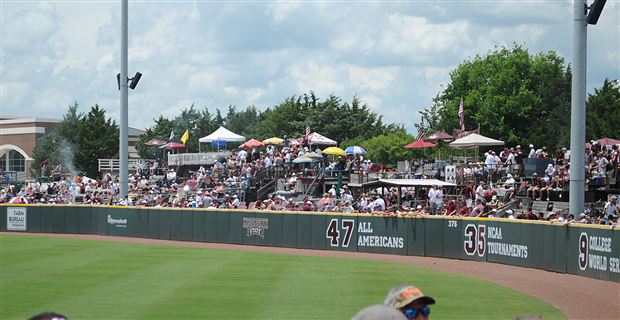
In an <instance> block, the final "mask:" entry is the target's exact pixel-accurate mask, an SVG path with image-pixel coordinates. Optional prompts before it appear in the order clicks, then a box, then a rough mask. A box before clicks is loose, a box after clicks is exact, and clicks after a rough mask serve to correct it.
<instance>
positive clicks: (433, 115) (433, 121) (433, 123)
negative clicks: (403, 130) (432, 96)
mask: <svg viewBox="0 0 620 320" xmlns="http://www.w3.org/2000/svg"><path fill="white" fill-rule="evenodd" d="M439 109H440V106H439V105H438V104H437V103H435V102H433V104H431V106H430V107H428V108H425V109H424V110H422V111H419V112H418V113H419V114H420V116H421V117H422V119H423V120H424V126H425V128H426V132H435V131H439V130H440V128H439V125H440V120H441V116H440V114H439ZM417 126H419V125H417ZM417 126H416V128H417Z"/></svg>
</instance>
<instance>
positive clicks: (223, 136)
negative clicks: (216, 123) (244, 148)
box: [198, 126, 245, 152]
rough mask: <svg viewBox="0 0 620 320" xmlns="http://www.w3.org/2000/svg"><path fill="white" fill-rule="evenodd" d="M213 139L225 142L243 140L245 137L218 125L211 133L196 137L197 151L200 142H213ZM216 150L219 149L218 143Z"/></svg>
mask: <svg viewBox="0 0 620 320" xmlns="http://www.w3.org/2000/svg"><path fill="white" fill-rule="evenodd" d="M213 141H226V142H236V141H245V137H244V136H240V135H238V134H236V133H234V132H232V131H230V130H228V129H226V128H224V127H222V126H220V127H219V128H217V130H215V131H213V133H212V134H210V135H208V136H206V137H202V138H200V139H198V142H199V143H198V152H200V144H201V143H209V142H213ZM217 149H218V151H219V149H220V146H219V144H218V147H217Z"/></svg>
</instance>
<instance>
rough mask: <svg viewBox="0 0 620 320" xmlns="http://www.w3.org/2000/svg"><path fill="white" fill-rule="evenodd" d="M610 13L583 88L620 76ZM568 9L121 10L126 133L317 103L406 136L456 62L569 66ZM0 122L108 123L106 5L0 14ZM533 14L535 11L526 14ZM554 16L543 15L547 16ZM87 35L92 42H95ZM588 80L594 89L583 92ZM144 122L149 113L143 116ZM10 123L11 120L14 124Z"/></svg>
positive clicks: (114, 19) (111, 110)
mask: <svg viewBox="0 0 620 320" xmlns="http://www.w3.org/2000/svg"><path fill="white" fill-rule="evenodd" d="M618 5H619V4H618V3H617V2H608V4H607V5H606V8H605V11H604V12H603V15H602V16H601V19H600V21H599V24H598V25H596V26H594V27H590V28H589V30H588V42H589V43H588V45H589V48H588V59H589V60H588V63H589V65H588V81H589V83H588V88H589V90H591V87H592V86H593V85H596V86H600V83H602V80H603V79H604V78H605V77H608V78H610V79H615V78H620V76H619V75H618V72H617V70H619V68H620V65H619V63H620V62H619V61H620V57H619V53H618V52H620V49H619V48H620V36H619V33H620V31H619V30H618V25H620V10H617V8H618ZM571 7H572V5H571V3H570V2H569V1H553V2H549V1H539V2H532V1H526V2H524V3H521V2H514V1H503V2H488V1H485V2H483V3H480V2H460V1H459V2H415V3H412V2H388V3H383V2H368V3H366V2H360V3H356V4H355V5H351V4H350V3H347V2H344V3H343V2H328V1H324V2H314V3H305V2H300V1H294V2H286V1H280V2H271V3H260V2H259V3H238V2H227V3H221V2H200V1H195V2H174V3H166V2H163V3H158V5H156V6H154V5H152V4H150V3H144V2H130V8H129V9H130V12H129V14H130V20H129V47H130V53H129V73H130V76H131V75H133V74H134V73H135V72H136V71H140V72H141V73H143V74H144V76H143V77H142V79H141V80H140V84H139V85H138V87H137V88H136V90H131V91H130V94H129V97H130V119H129V123H130V125H131V126H136V127H142V128H143V127H147V126H151V125H152V124H153V122H152V119H153V118H156V117H158V116H159V115H160V114H161V115H163V116H164V117H168V118H174V117H176V116H177V115H178V114H179V112H180V111H181V110H182V109H184V108H187V107H189V106H190V105H191V104H192V103H195V106H196V107H197V108H201V109H202V108H203V107H209V108H210V111H211V112H212V113H214V112H215V108H220V109H221V110H225V109H226V108H227V106H228V105H235V106H237V108H238V110H239V109H243V108H245V107H246V106H248V105H250V104H254V105H256V107H257V108H259V109H265V108H267V107H271V106H273V105H276V104H278V103H280V102H282V101H283V100H284V99H285V98H287V97H290V96H292V95H300V94H303V93H308V92H309V91H314V92H315V93H316V94H317V96H318V97H320V98H326V97H327V96H329V95H330V94H335V95H338V96H339V97H341V98H342V99H343V100H344V101H350V99H351V98H352V97H353V96H356V95H357V96H359V97H360V99H362V100H363V101H364V102H366V103H367V104H368V105H369V106H372V107H373V110H374V111H376V112H377V113H379V114H380V115H383V116H384V120H385V122H386V123H389V122H398V123H403V124H405V125H406V126H407V128H409V129H410V130H411V129H412V128H413V123H414V122H417V121H418V119H419V116H418V115H417V111H418V110H420V109H421V108H423V107H426V106H429V105H430V103H431V101H432V100H431V99H432V98H433V97H434V96H435V95H436V94H437V93H438V92H439V90H441V88H442V87H441V84H444V85H445V84H447V83H449V72H450V71H451V70H453V69H454V68H455V67H456V66H458V64H459V63H461V62H462V61H463V60H464V59H468V58H471V57H473V56H474V55H476V54H481V55H484V54H486V53H487V52H488V51H489V50H493V48H494V46H496V45H508V46H511V45H512V43H514V42H517V43H525V45H524V47H526V48H528V49H529V50H530V52H531V53H533V54H535V53H538V52H541V51H547V50H554V51H556V52H558V53H559V54H560V55H562V56H564V57H565V58H566V61H567V62H570V61H571V59H570V58H571V54H572V53H571V47H572V46H571V40H572V37H571V35H572V28H571V22H572V10H571ZM3 9H4V10H3V11H2V12H1V14H2V16H1V18H2V19H1V21H2V22H1V27H2V28H0V29H1V31H0V32H1V35H2V48H1V49H2V50H0V55H1V56H2V59H3V60H2V62H3V64H2V68H0V75H1V79H2V83H0V99H1V103H0V105H1V106H2V108H3V111H2V112H3V113H4V112H6V110H7V109H9V110H11V111H12V110H19V112H23V113H24V115H45V116H53V117H57V118H61V117H62V115H63V114H64V112H66V107H67V106H68V105H69V104H72V103H73V101H77V102H78V103H79V104H80V106H81V108H82V110H83V111H86V110H87V109H89V108H90V107H91V106H93V105H94V104H95V103H98V104H100V105H101V106H102V107H104V108H105V109H106V111H107V112H108V115H109V116H112V117H118V105H119V93H118V89H117V86H116V74H117V73H118V72H119V71H120V70H119V64H120V63H119V57H120V48H119V46H120V43H119V42H120V34H119V26H120V7H119V4H118V3H116V2H94V3H90V2H73V1H71V2H44V3H41V4H37V5H35V4H34V3H32V2H27V1H25V2H7V3H3ZM534 9H536V10H534ZM550 12H552V13H553V15H552V14H550ZM93 35H96V36H93ZM590 82H592V85H591V84H590ZM144 110H148V111H147V112H145V111H144ZM11 113H14V112H11Z"/></svg>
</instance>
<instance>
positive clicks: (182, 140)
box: [181, 129, 189, 144]
mask: <svg viewBox="0 0 620 320" xmlns="http://www.w3.org/2000/svg"><path fill="white" fill-rule="evenodd" d="M188 139H189V129H185V133H184V134H183V136H182V137H181V142H183V144H185V142H187V140H188Z"/></svg>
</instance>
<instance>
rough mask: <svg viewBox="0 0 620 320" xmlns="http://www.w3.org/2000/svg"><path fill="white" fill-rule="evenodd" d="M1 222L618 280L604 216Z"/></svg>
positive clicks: (161, 215)
mask: <svg viewBox="0 0 620 320" xmlns="http://www.w3.org/2000/svg"><path fill="white" fill-rule="evenodd" d="M0 231H3V232H4V231H12V232H35V233H36V232H41V233H69V234H97V235H103V236H106V235H109V236H122V237H138V238H152V239H163V240H180V241H195V242H214V243H232V244H247V245H258V246H274V247H289V248H301V249H316V250H340V251H354V252H369V253H386V254H399V255H410V256H429V257H441V258H450V259H464V260H476V261H488V262H497V263H503V264H509V265H515V266H521V267H527V268H538V269H544V270H549V271H555V272H561V273H570V274H575V275H580V276H586V277H592V278H597V279H603V280H610V281H615V282H620V259H619V257H620V232H619V231H617V230H613V229H611V228H610V227H609V226H594V225H582V224H573V225H568V226H563V225H558V224H550V223H547V222H539V221H521V220H505V219H478V218H461V217H458V218H451V217H440V216H427V217H389V216H378V215H377V216H370V215H357V214H342V213H309V212H282V211H273V212H272V211H248V210H221V211H215V210H204V209H175V210H172V209H169V208H133V207H132V208H127V207H98V206H53V205H2V206H0Z"/></svg>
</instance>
